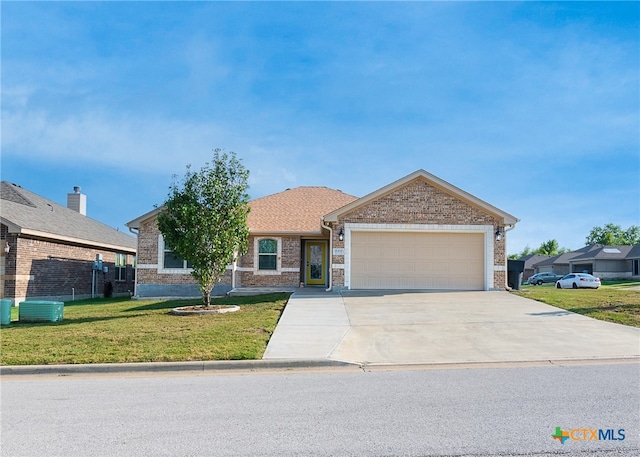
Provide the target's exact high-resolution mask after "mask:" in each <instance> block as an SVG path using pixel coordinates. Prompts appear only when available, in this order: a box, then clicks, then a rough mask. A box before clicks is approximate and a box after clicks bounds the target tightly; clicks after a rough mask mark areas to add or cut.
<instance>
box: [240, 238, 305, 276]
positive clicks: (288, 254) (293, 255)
mask: <svg viewBox="0 0 640 457" xmlns="http://www.w3.org/2000/svg"><path fill="white" fill-rule="evenodd" d="M257 238H272V239H280V240H281V243H282V253H281V254H282V255H281V259H280V262H281V265H280V266H281V268H298V269H299V268H300V256H301V246H302V240H301V239H300V237H299V236H283V237H278V236H272V237H269V236H259V237H257ZM255 240H256V237H255V236H250V237H249V245H248V247H247V253H246V254H245V255H243V256H242V257H241V258H240V260H239V261H238V266H239V267H244V268H254V255H255ZM300 281H301V276H300V272H299V271H295V272H293V271H282V272H280V274H265V275H262V274H254V273H253V271H238V272H237V273H236V285H237V286H238V287H277V286H298V285H299V284H300Z"/></svg>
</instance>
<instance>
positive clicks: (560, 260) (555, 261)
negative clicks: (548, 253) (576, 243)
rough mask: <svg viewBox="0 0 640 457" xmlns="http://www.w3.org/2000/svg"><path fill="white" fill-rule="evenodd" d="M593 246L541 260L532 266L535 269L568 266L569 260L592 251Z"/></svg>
mask: <svg viewBox="0 0 640 457" xmlns="http://www.w3.org/2000/svg"><path fill="white" fill-rule="evenodd" d="M592 248H593V246H585V247H583V248H580V249H578V250H576V251H571V252H565V253H564V254H560V255H555V256H553V257H549V258H548V259H546V260H543V261H541V262H538V263H536V264H535V265H534V266H535V267H541V266H544V265H562V264H564V265H569V260H571V259H573V258H574V257H576V256H579V255H581V254H583V253H585V252H587V251H589V250H590V249H592Z"/></svg>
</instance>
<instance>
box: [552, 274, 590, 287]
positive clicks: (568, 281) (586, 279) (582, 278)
mask: <svg viewBox="0 0 640 457" xmlns="http://www.w3.org/2000/svg"><path fill="white" fill-rule="evenodd" d="M556 287H557V288H558V289H583V288H587V289H597V288H598V287H600V278H596V277H595V276H592V275H588V274H586V273H571V274H568V275H566V276H565V277H564V278H562V279H560V280H559V281H557V282H556Z"/></svg>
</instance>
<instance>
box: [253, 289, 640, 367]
mask: <svg viewBox="0 0 640 457" xmlns="http://www.w3.org/2000/svg"><path fill="white" fill-rule="evenodd" d="M593 292H594V293H598V292H597V291H593ZM638 357H640V329H638V328H632V327H626V326H623V325H618V324H612V323H608V322H602V321H598V320H595V319H591V318H588V317H585V316H581V315H579V314H574V313H571V312H568V311H565V310H562V309H559V308H555V307H553V306H549V305H545V304H543V303H540V302H536V301H534V300H529V299H526V298H522V297H518V296H516V295H513V294H510V293H508V292H398V291H386V292H385V291H375V292H362V291H346V292H342V293H337V292H331V293H327V292H319V291H316V290H314V289H299V290H298V291H297V292H295V293H294V294H293V295H292V296H291V298H290V300H289V303H288V304H287V307H286V308H285V311H284V313H283V315H282V317H281V319H280V322H279V323H278V326H277V328H276V330H275V332H274V334H273V336H272V338H271V341H270V342H269V345H268V347H267V350H266V352H265V354H264V357H263V358H265V359H307V360H309V359H331V360H338V361H343V362H351V363H360V364H372V365H373V364H430V363H468V362H521V361H525V362H526V361H543V360H571V359H604V358H638Z"/></svg>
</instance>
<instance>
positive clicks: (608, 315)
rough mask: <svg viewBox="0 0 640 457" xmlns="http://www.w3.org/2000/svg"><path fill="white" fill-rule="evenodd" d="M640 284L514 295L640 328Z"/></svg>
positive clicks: (528, 289) (530, 289)
mask: <svg viewBox="0 0 640 457" xmlns="http://www.w3.org/2000/svg"><path fill="white" fill-rule="evenodd" d="M636 287H640V282H637V281H636V282H631V281H609V282H607V281H603V283H602V286H601V287H600V288H599V289H597V290H593V289H578V290H574V289H556V288H555V287H554V285H553V284H549V285H543V286H528V285H526V286H523V287H522V290H520V291H515V292H513V293H515V294H517V295H521V296H523V297H526V298H531V299H533V300H538V301H541V302H543V303H546V304H548V305H552V306H556V307H558V308H562V309H566V310H567V311H572V312H574V313H578V314H583V315H585V316H589V317H593V318H594V319H600V320H603V321H609V322H615V323H617V324H624V325H630V326H632V327H640V290H638V289H637V288H636Z"/></svg>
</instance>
